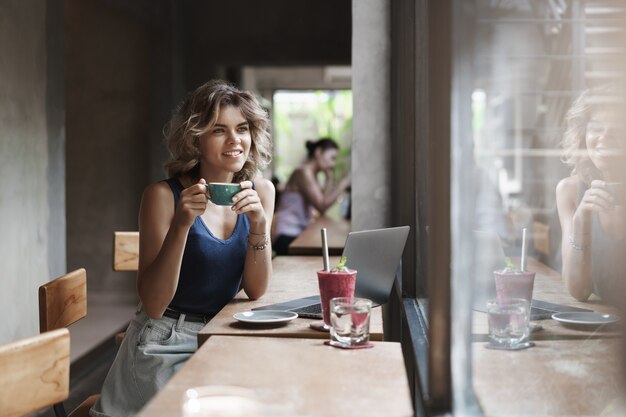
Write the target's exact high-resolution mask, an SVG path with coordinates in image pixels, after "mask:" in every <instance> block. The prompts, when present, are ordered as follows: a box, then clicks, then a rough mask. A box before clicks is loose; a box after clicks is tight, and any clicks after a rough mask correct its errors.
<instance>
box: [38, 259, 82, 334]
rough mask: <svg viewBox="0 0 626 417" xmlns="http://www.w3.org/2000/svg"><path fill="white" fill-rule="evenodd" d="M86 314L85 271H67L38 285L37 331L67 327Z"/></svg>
mask: <svg viewBox="0 0 626 417" xmlns="http://www.w3.org/2000/svg"><path fill="white" fill-rule="evenodd" d="M86 315H87V271H85V269H84V268H81V269H77V270H76V271H72V272H69V273H67V274H65V275H63V276H60V277H59V278H57V279H55V280H53V281H50V282H48V283H46V284H43V285H42V286H41V287H39V331H40V332H47V331H50V330H54V329H60V328H63V327H67V326H69V325H70V324H72V323H74V322H76V321H78V320H80V319H82V318H83V317H85V316H86Z"/></svg>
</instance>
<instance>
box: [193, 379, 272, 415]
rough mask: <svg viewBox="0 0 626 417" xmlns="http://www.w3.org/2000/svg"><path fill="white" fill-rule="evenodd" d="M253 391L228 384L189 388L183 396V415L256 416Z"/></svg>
mask: <svg viewBox="0 0 626 417" xmlns="http://www.w3.org/2000/svg"><path fill="white" fill-rule="evenodd" d="M259 408H260V407H259V403H258V402H257V400H256V395H255V393H254V391H252V390H250V389H247V388H242V387H235V386H228V385H207V386H203V387H195V388H190V389H188V390H187V391H185V394H184V396H183V417H205V416H211V417H258V416H260V411H259Z"/></svg>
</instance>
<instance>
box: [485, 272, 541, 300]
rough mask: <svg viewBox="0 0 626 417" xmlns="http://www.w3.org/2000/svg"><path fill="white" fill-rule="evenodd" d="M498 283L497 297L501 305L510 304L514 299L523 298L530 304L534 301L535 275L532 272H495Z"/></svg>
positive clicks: (494, 275)
mask: <svg viewBox="0 0 626 417" xmlns="http://www.w3.org/2000/svg"><path fill="white" fill-rule="evenodd" d="M493 277H494V279H495V281H496V297H497V299H498V302H499V303H500V304H508V303H509V302H510V301H511V299H512V298H523V299H524V300H527V301H528V303H529V304H530V303H531V302H532V299H533V286H534V284H535V273H534V272H530V271H524V272H522V271H507V270H500V271H493Z"/></svg>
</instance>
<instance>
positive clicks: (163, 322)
mask: <svg viewBox="0 0 626 417" xmlns="http://www.w3.org/2000/svg"><path fill="white" fill-rule="evenodd" d="M184 317H185V316H184V314H181V316H180V318H178V319H173V318H169V317H162V318H161V319H159V320H155V319H151V318H150V317H148V315H146V313H144V312H143V311H141V312H139V313H137V315H136V316H135V318H134V319H133V320H132V321H131V322H130V324H129V325H128V329H127V330H126V335H125V336H124V340H123V342H122V344H121V346H120V349H119V351H118V352H117V356H116V357H115V360H114V361H113V365H111V369H110V370H109V373H108V374H107V376H106V379H105V380H104V385H103V387H102V392H101V395H100V398H99V399H98V401H97V402H96V403H95V404H94V406H93V407H92V408H91V410H90V411H89V415H90V416H92V417H127V416H133V415H135V414H136V413H137V412H139V410H140V409H141V408H142V407H143V406H144V405H145V404H146V403H147V402H148V401H149V400H150V399H151V398H152V396H153V395H154V394H156V392H157V391H158V390H159V389H160V388H161V387H163V385H165V383H166V382H167V381H168V380H169V379H170V378H171V377H172V375H174V373H175V372H176V371H177V370H178V369H180V367H181V366H182V365H183V364H184V363H185V361H187V359H189V358H190V357H191V355H192V354H193V353H194V352H195V351H196V350H197V349H198V338H197V334H198V332H199V331H200V329H202V328H203V327H204V323H196V322H187V321H185V320H184Z"/></svg>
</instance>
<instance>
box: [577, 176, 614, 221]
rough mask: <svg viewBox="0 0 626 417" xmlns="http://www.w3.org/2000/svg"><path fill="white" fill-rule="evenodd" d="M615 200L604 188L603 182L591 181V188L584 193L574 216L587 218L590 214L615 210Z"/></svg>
mask: <svg viewBox="0 0 626 417" xmlns="http://www.w3.org/2000/svg"><path fill="white" fill-rule="evenodd" d="M614 201H615V199H614V198H613V196H612V195H611V193H609V192H608V191H607V189H606V187H605V182H604V181H601V180H594V181H591V187H589V188H588V189H587V191H585V194H584V195H583V198H582V200H581V201H580V204H579V205H578V208H577V209H576V214H575V215H576V216H578V215H582V216H583V217H585V218H586V217H588V216H589V215H591V213H592V212H594V211H595V212H603V211H609V210H613V209H614V208H615V203H614Z"/></svg>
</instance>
